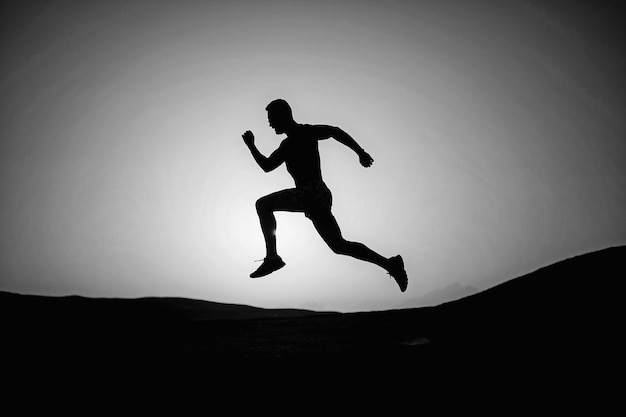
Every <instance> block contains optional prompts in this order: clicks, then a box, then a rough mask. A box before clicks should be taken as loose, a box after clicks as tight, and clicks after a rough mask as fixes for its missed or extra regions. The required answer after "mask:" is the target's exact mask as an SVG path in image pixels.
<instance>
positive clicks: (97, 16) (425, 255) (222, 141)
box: [0, 0, 626, 311]
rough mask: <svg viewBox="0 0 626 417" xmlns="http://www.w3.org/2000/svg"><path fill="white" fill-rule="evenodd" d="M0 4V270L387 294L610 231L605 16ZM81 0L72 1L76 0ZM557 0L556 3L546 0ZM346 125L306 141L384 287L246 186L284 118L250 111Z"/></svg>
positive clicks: (200, 288)
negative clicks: (273, 243) (280, 110)
mask: <svg viewBox="0 0 626 417" xmlns="http://www.w3.org/2000/svg"><path fill="white" fill-rule="evenodd" d="M11 3H12V2H4V3H3V6H2V7H3V10H2V13H0V14H1V16H2V17H1V19H2V25H1V26H2V28H3V29H2V37H1V38H0V39H1V41H0V42H1V49H0V57H1V60H2V61H1V63H2V66H1V67H0V97H1V98H0V100H1V101H0V129H1V130H0V135H1V136H0V140H1V142H0V163H1V166H0V170H1V174H2V175H1V177H0V198H1V200H0V202H1V205H0V216H1V217H0V227H1V229H0V230H1V233H0V289H1V290H7V291H16V292H23V293H37V294H55V295H61V294H82V295H87V296H96V297H109V296H120V297H139V296H183V297H190V298H198V299H206V300H211V301H219V302H232V303H243V304H250V305H255V306H261V307H305V308H314V309H330V310H339V311H354V310H369V309H386V308H394V307H397V306H399V305H405V306H406V303H407V301H408V302H410V300H411V299H413V298H416V297H419V296H421V295H423V294H426V293H428V292H431V291H433V290H437V289H440V288H445V287H446V286H448V285H451V284H454V283H461V284H463V285H471V286H473V287H476V288H478V289H483V288H487V287H490V286H492V285H495V284H497V283H500V282H502V281H505V280H508V279H510V278H513V277H515V276H517V275H520V274H523V273H526V272H530V271H532V270H534V269H536V268H538V267H540V266H544V265H547V264H549V263H551V262H553V261H556V260H560V259H562V258H565V257H569V256H573V255H576V254H580V253H583V252H586V251H590V250H595V249H600V248H604V247H607V246H612V245H617V244H624V243H625V242H626V223H625V222H624V219H625V218H626V216H625V215H626V171H625V168H624V157H625V156H626V142H625V141H624V137H625V133H626V118H625V117H624V110H625V109H626V102H625V100H624V95H623V94H622V92H623V91H626V90H625V87H626V83H625V77H624V74H626V60H625V58H624V53H623V48H622V46H621V44H620V43H619V40H618V39H619V38H618V37H616V36H615V35H617V34H618V33H619V31H620V30H621V29H619V28H617V27H616V26H615V25H621V24H622V23H621V19H620V18H619V16H615V15H614V14H613V13H611V12H609V11H602V10H595V9H591V8H589V7H587V8H581V7H575V6H572V7H570V5H568V6H567V7H565V6H563V7H562V8H558V7H557V8H550V7H548V6H544V5H541V2H524V1H508V2H498V1H484V2H445V1H443V2H442V1H421V2H414V1H396V2H374V1H372V2H363V1H360V2H353V1H315V2H311V1H265V2H264V1H249V2H233V1H214V2H203V1H180V2H166V1H147V0H146V1H134V2H126V1H110V2H93V4H91V2H79V1H76V2H74V4H72V3H71V2H63V3H62V4H61V3H58V4H57V3H50V2H44V1H42V2H29V3H28V4H26V5H25V4H23V3H24V2H14V3H15V4H11ZM88 3H89V4H88ZM552 7H554V6H552ZM275 98H284V99H286V100H287V101H289V103H290V104H291V106H292V108H293V110H294V117H295V119H296V120H297V121H299V122H301V123H310V124H330V125H336V126H339V127H341V128H342V129H344V130H345V131H346V132H348V133H349V134H350V135H351V136H353V137H354V138H355V139H356V140H357V142H359V144H360V145H361V146H362V147H364V148H365V149H366V151H368V152H369V153H370V154H371V155H372V157H373V158H374V160H375V162H374V165H373V166H372V167H371V168H369V169H364V168H362V167H361V166H360V165H359V162H358V158H357V157H356V155H355V154H353V153H352V151H350V150H349V149H348V148H346V147H344V146H343V145H341V144H339V143H338V142H336V141H333V140H329V141H325V142H322V143H321V144H320V152H321V157H322V172H323V176H324V179H325V181H326V183H327V184H328V186H329V187H330V189H331V190H332V191H333V197H334V204H333V211H334V214H335V216H336V218H337V220H338V221H339V224H340V226H341V227H342V231H343V234H344V236H345V237H346V238H347V239H349V240H356V241H360V242H363V243H365V244H366V245H368V246H370V247H371V248H372V249H374V250H376V251H377V252H379V253H381V254H383V255H385V256H392V255H396V254H398V253H400V254H402V255H403V257H404V259H405V263H406V267H407V271H408V274H409V288H408V290H407V292H406V293H405V294H401V293H400V291H399V290H398V288H397V286H396V285H395V283H394V282H393V281H392V280H390V279H389V278H388V277H387V275H386V274H385V273H384V271H382V270H381V269H379V268H378V267H376V266H373V265H371V264H366V263H363V262H360V261H356V260H354V259H352V258H348V257H343V256H339V255H335V254H334V253H332V252H331V251H330V250H329V249H328V248H327V247H326V246H325V244H324V242H323V241H322V240H321V238H320V237H319V236H318V235H317V234H316V233H315V230H314V229H313V226H312V224H311V223H310V221H309V220H308V219H306V218H305V217H304V216H303V215H302V214H295V213H278V215H277V218H278V250H279V253H280V254H281V256H282V257H283V259H284V260H285V261H286V263H287V266H286V267H285V268H283V269H282V270H280V271H278V272H276V273H275V274H272V275H270V276H268V277H266V278H263V279H257V280H251V279H250V278H248V275H249V274H250V272H252V271H253V270H254V269H256V268H257V267H258V265H259V264H257V263H254V262H253V261H254V260H255V259H260V258H262V257H263V256H264V244H263V239H262V235H261V230H260V227H259V225H258V220H257V217H256V212H255V208H254V202H255V201H256V199H257V198H259V197H261V196H263V195H265V194H268V193H270V192H273V191H277V190H280V189H283V188H290V187H292V186H293V182H292V180H291V178H290V177H289V175H288V174H287V172H286V170H285V168H284V166H282V167H280V168H279V169H278V170H276V171H274V172H272V173H269V174H265V173H263V171H262V170H261V169H260V168H259V167H258V166H256V164H255V163H254V160H253V159H252V157H251V156H250V154H249V152H248V150H247V149H246V147H245V146H244V145H243V143H242V140H241V134H242V133H243V132H244V131H245V130H248V129H250V130H252V131H253V132H254V133H255V136H256V138H257V141H256V142H257V145H258V147H259V149H260V150H261V151H262V152H264V153H265V154H266V155H268V154H269V153H270V152H271V151H273V150H274V149H275V148H276V147H277V146H278V144H279V143H280V141H281V140H282V138H283V137H282V136H276V135H275V134H274V132H273V130H271V129H270V128H269V126H268V125H267V116H266V112H265V110H264V109H265V106H266V105H267V103H269V101H271V100H273V99H275Z"/></svg>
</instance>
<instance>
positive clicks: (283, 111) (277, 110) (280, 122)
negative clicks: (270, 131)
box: [265, 98, 295, 134]
mask: <svg viewBox="0 0 626 417" xmlns="http://www.w3.org/2000/svg"><path fill="white" fill-rule="evenodd" d="M265 110H267V120H268V122H269V123H270V126H271V127H272V128H274V130H275V131H276V133H278V134H280V133H285V132H286V131H287V129H289V127H290V126H293V125H294V124H295V121H294V120H293V114H292V113H291V107H290V106H289V103H287V102H286V101H285V100H283V99H281V98H279V99H276V100H274V101H272V102H271V103H270V104H268V105H267V107H266V108H265Z"/></svg>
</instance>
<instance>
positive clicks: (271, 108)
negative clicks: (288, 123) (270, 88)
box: [265, 98, 293, 120]
mask: <svg viewBox="0 0 626 417" xmlns="http://www.w3.org/2000/svg"><path fill="white" fill-rule="evenodd" d="M265 110H267V111H268V112H272V113H274V114H276V115H279V116H281V117H286V118H288V119H291V120H293V114H292V112H291V106H289V103H287V102H286V101H285V100H283V99H282V98H278V99H276V100H274V101H272V102H271V103H270V104H268V105H267V107H266V108H265Z"/></svg>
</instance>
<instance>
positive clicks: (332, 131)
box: [315, 125, 374, 168]
mask: <svg viewBox="0 0 626 417" xmlns="http://www.w3.org/2000/svg"><path fill="white" fill-rule="evenodd" d="M315 130H316V132H317V134H318V137H319V139H328V138H331V137H332V138H334V139H335V140H336V141H337V142H339V143H343V144H344V145H346V146H347V147H348V148H350V149H352V150H353V151H354V152H355V153H356V154H357V155H358V156H359V161H360V162H361V165H363V166H364V167H366V168H367V167H370V166H372V163H373V162H374V159H372V157H371V156H370V155H369V154H368V153H367V152H365V150H364V149H363V148H361V147H360V146H359V144H358V143H357V142H356V140H354V139H353V138H352V136H350V135H348V134H347V133H346V132H344V131H343V130H341V129H340V128H338V127H334V126H325V125H317V126H315Z"/></svg>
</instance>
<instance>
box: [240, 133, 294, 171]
mask: <svg viewBox="0 0 626 417" xmlns="http://www.w3.org/2000/svg"><path fill="white" fill-rule="evenodd" d="M241 137H242V138H243V141H244V143H245V144H246V145H247V146H248V149H250V153H252V157H253V158H254V160H255V161H256V163H257V164H259V166H260V167H261V169H263V171H265V172H270V171H273V170H274V169H276V168H278V166H280V164H282V163H283V162H284V159H283V157H282V152H281V151H280V148H278V149H276V150H275V151H274V152H273V153H272V154H271V155H270V157H269V158H267V157H266V156H265V155H263V154H262V153H261V151H259V150H258V149H257V147H256V145H255V144H254V135H253V134H252V132H251V131H249V130H248V131H246V132H245V133H244V134H243V135H241Z"/></svg>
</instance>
